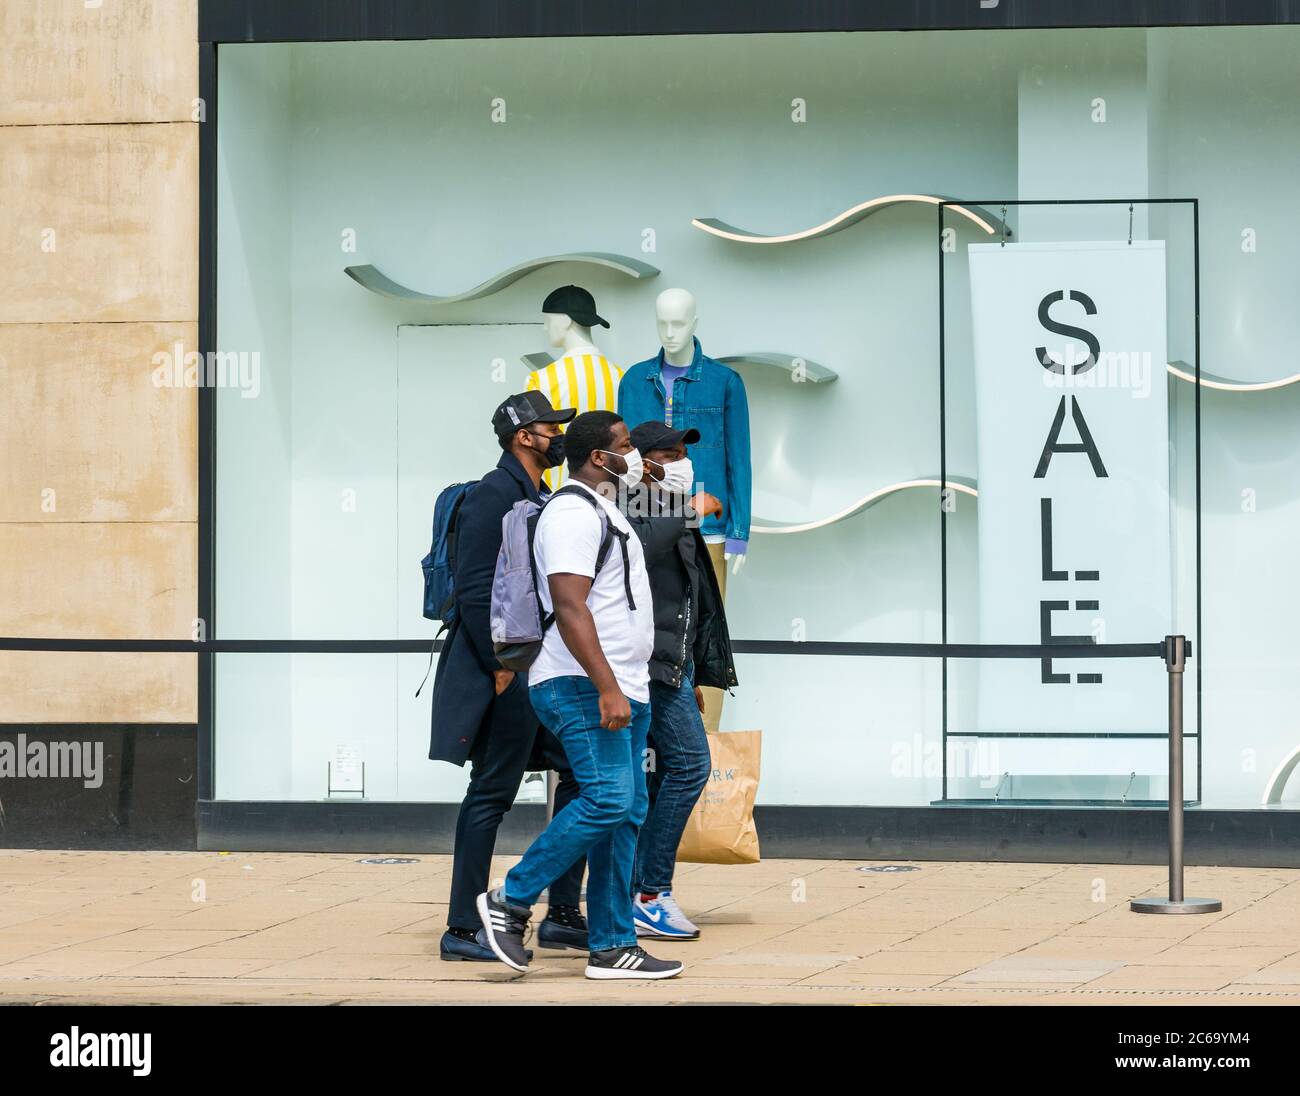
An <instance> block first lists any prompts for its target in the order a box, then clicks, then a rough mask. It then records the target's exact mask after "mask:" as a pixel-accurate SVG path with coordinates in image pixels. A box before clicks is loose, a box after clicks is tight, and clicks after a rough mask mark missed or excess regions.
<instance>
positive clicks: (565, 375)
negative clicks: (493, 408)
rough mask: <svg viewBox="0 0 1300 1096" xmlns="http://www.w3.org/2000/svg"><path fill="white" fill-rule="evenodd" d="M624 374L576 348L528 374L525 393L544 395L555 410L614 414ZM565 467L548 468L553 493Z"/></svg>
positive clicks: (595, 353)
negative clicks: (535, 391) (574, 408)
mask: <svg viewBox="0 0 1300 1096" xmlns="http://www.w3.org/2000/svg"><path fill="white" fill-rule="evenodd" d="M622 378H623V370H621V369H620V368H619V367H618V366H617V365H615V364H614V363H613V362H611V361H610V360H609V359H608V358H606V357H605V355H604V354H602V353H601V352H600V351H599V350H597V349H596V348H595V347H594V346H578V347H575V348H574V349H572V350H570V351H569V352H568V353H567V354H565V355H564V356H563V357H562V358H557V359H556V360H555V361H553V362H551V364H550V365H548V366H546V367H545V368H543V369H539V370H537V371H536V372H535V373H529V374H528V383H527V384H526V385H525V386H524V388H525V390H526V391H529V392H532V391H533V390H534V389H536V390H538V391H540V392H542V393H543V394H545V396H546V398H547V399H549V400H550V401H551V406H552V407H555V408H557V409H558V408H561V407H576V408H577V409H578V414H582V413H583V412H584V411H617V410H618V382H619V381H620V380H622ZM564 474H565V466H564V465H563V464H561V465H559V466H558V467H556V468H548V469H547V470H546V472H545V475H544V478H545V480H546V485H547V486H548V487H549V488H550V489H551V490H552V491H556V490H559V488H560V485H561V484H562V483H563V482H564Z"/></svg>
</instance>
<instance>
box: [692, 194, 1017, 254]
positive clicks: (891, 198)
mask: <svg viewBox="0 0 1300 1096" xmlns="http://www.w3.org/2000/svg"><path fill="white" fill-rule="evenodd" d="M947 200H948V199H947V198H943V197H940V196H939V195H936V194H885V195H882V196H881V197H879V198H868V199H867V200H866V201H865V202H861V203H860V204H858V205H855V206H854V207H853V208H852V209H846V210H845V211H844V212H843V213H839V214H836V215H835V216H834V217H832V218H831V219H830V220H829V221H825V222H823V223H822V224H819V225H813V227H812V228H805V229H803V230H802V231H800V232H787V233H784V234H782V235H777V236H769V235H765V234H764V233H761V232H750V231H749V230H748V229H744V228H737V227H736V226H735V225H730V224H727V222H726V221H720V220H718V219H717V218H716V217H696V218H695V219H694V220H693V221H691V224H692V225H693V226H694V227H695V228H698V229H700V230H701V231H702V232H708V233H711V234H712V235H714V236H720V237H721V238H722V239H724V240H735V241H736V242H737V243H742V244H790V243H794V242H796V241H798V240H819V239H821V238H822V237H823V236H830V235H832V234H833V233H835V232H840V231H841V230H843V229H846V228H849V227H850V226H852V225H855V224H857V223H858V222H859V221H860V220H862V219H863V218H864V217H870V216H871V214H873V213H876V212H878V211H880V210H882V209H885V208H887V207H888V206H891V205H898V204H900V203H903V202H919V203H921V204H922V205H933V206H937V205H938V204H939V203H940V202H945V201H947ZM948 208H949V209H951V210H952V211H953V212H954V213H958V214H960V215H961V216H963V217H965V218H966V219H967V220H969V221H970V222H971V223H972V224H974V225H976V226H977V227H979V228H981V229H983V230H984V231H985V232H986V233H988V234H989V235H990V236H994V235H1001V234H1003V233H1005V234H1006V235H1007V236H1008V237H1009V236H1010V235H1011V229H1010V228H1008V227H1007V225H1006V224H1005V223H1004V222H1003V221H1001V220H999V219H998V218H997V217H994V216H993V215H992V214H991V213H989V212H987V211H986V210H983V209H979V208H978V207H977V206H960V205H954V206H949V207H948Z"/></svg>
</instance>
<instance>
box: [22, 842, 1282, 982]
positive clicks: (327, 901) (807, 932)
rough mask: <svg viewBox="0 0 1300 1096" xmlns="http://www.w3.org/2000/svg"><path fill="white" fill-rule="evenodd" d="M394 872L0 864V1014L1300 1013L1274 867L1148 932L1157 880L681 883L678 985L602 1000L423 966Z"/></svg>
mask: <svg viewBox="0 0 1300 1096" xmlns="http://www.w3.org/2000/svg"><path fill="white" fill-rule="evenodd" d="M412 857H413V858H414V859H415V861H416V862H415V863H408V864H382V863H379V864H365V863H361V862H360V861H361V860H362V857H360V856H356V855H322V854H305V853H303V854H288V853H248V854H245V853H200V852H159V853H149V852H111V853H100V852H48V851H26V850H0V1003H10V1002H20V1001H26V1002H38V1001H45V1002H55V1001H58V1002H74V1001H75V1002H120V1003H143V1002H176V1003H181V1002H189V1003H219V1002H228V1003H252V1002H266V1003H270V1002H302V1003H316V1004H334V1003H340V1002H349V1003H357V1004H363V1003H396V1002H409V1003H439V1004H442V1003H465V1004H483V1003H502V1002H515V1003H585V1002H635V1003H649V1002H768V1001H771V1002H806V1003H819V1004H820V1003H830V1002H862V1003H871V1002H875V1003H891V1004H915V1003H922V1002H926V1003H938V1002H948V1003H953V1004H958V1003H962V1004H1002V1003H1026V1002H1047V1003H1053V1002H1063V1003H1064V1002H1072V1003H1087V1004H1101V1003H1120V1002H1122V1003H1138V1004H1162V1005H1163V1004H1178V1003H1193V1002H1196V1003H1213V1002H1222V1003H1238V1004H1254V1005H1257V1004H1300V871H1296V870H1287V869H1269V868H1198V869H1191V870H1189V871H1188V874H1187V893H1188V894H1192V895H1212V896H1214V897H1218V898H1222V899H1223V903H1224V912H1222V913H1219V914H1211V915H1207V916H1192V917H1159V916H1144V915H1140V914H1133V913H1130V912H1128V909H1127V902H1128V899H1129V898H1130V897H1131V896H1133V895H1138V894H1158V893H1161V892H1162V891H1163V887H1164V883H1165V876H1164V870H1163V869H1162V868H1159V867H1131V866H1123V867H1121V866H1114V865H1100V866H1089V865H1074V864H1065V865H1063V864H972V863H918V864H914V865H910V866H911V867H914V868H916V869H917V870H912V871H906V870H903V871H899V870H889V871H886V872H864V871H860V870H858V869H859V868H861V867H865V866H872V865H873V862H869V861H852V862H849V861H828V860H769V861H765V862H764V863H762V864H758V865H754V866H750V867H712V866H696V865H682V866H681V867H680V868H679V875H678V879H677V888H676V893H677V896H678V899H679V901H680V902H681V904H682V906H683V907H684V908H685V910H686V912H687V913H688V914H689V915H691V916H692V917H693V918H694V919H695V920H696V921H697V922H698V923H699V924H700V926H701V928H702V929H703V930H704V935H703V938H702V939H701V940H699V941H695V942H689V943H670V942H660V943H652V944H651V945H650V948H651V950H652V951H656V952H657V953H660V954H663V955H672V956H674V957H679V958H682V959H684V960H685V961H686V964H687V968H686V972H685V974H684V975H682V977H680V978H677V979H673V980H670V981H667V982H651V983H641V984H627V983H623V984H614V985H611V984H609V983H600V982H589V981H587V980H586V979H584V978H583V977H582V969H583V957H582V956H580V955H578V954H576V953H556V952H547V951H538V953H537V958H536V959H535V960H534V962H533V969H532V970H531V971H530V972H529V973H528V974H527V975H517V974H514V973H513V972H510V971H507V970H506V969H505V968H504V967H501V966H498V965H496V964H493V965H485V964H469V963H443V962H441V961H440V960H439V959H438V957H437V955H438V938H439V936H440V935H441V932H442V929H443V926H444V924H445V917H446V912H447V907H446V901H447V887H448V881H449V875H450V870H451V858H450V857H447V856H429V855H422V854H412ZM511 863H513V859H511V858H502V859H500V860H499V861H498V862H497V863H496V865H495V866H494V871H495V872H496V873H497V874H498V875H501V874H503V873H504V872H505V871H506V870H507V869H508V868H509V866H510V864H511ZM874 866H886V867H889V868H891V869H896V868H899V867H904V865H881V864H879V863H875V864H874ZM543 912H544V911H543V909H542V907H538V909H537V910H536V911H535V915H536V916H535V920H534V923H536V920H537V919H540V917H541V916H542V914H543Z"/></svg>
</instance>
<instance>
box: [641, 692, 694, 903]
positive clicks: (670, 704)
mask: <svg viewBox="0 0 1300 1096" xmlns="http://www.w3.org/2000/svg"><path fill="white" fill-rule="evenodd" d="M649 745H650V748H651V750H652V751H653V753H652V754H651V759H652V761H653V768H651V770H650V776H649V780H648V782H647V783H648V787H647V792H648V794H649V798H650V810H649V814H648V817H647V818H646V823H645V825H644V826H643V827H642V829H641V837H640V840H639V841H638V842H637V847H636V869H635V870H634V871H633V873H632V881H633V883H635V885H636V886H635V888H634V890H635V891H636V892H640V891H645V892H646V893H650V892H653V891H663V890H671V889H672V885H673V868H674V866H676V863H677V846H678V845H680V844H681V841H682V832H683V831H684V830H685V829H686V822H687V819H689V818H690V816H691V810H692V808H694V806H695V804H696V801H697V800H698V799H699V798H700V793H701V792H702V791H703V790H704V785H705V784H706V783H707V782H708V779H709V769H710V767H711V765H712V761H711V758H710V755H709V736H708V735H707V734H705V733H704V721H703V720H702V719H701V718H700V709H699V708H698V707H697V706H696V704H695V681H694V673H693V668H692V667H689V666H688V667H687V670H686V673H685V674H684V675H683V676H682V683H681V685H680V686H679V687H678V688H676V689H674V688H673V687H672V686H671V685H663V684H660V683H659V682H658V681H652V682H650V738H649Z"/></svg>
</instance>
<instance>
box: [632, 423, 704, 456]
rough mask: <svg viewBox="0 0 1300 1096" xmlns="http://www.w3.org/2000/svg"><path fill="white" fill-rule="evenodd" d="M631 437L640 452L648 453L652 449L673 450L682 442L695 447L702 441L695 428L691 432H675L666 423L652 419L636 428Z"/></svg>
mask: <svg viewBox="0 0 1300 1096" xmlns="http://www.w3.org/2000/svg"><path fill="white" fill-rule="evenodd" d="M631 437H632V444H633V445H634V446H636V449H637V451H638V452H640V453H648V452H650V450H651V449H671V448H673V446H675V445H678V444H679V443H681V442H685V443H686V444H687V445H694V444H695V443H696V442H697V441H699V440H700V432H699V431H698V430H696V429H695V427H693V426H692V427H691V428H690V429H689V430H674V429H673V428H672V427H671V426H669V425H667V424H666V423H662V422H659V421H658V420H656V419H651V420H650V421H649V422H643V423H642V424H641V425H640V426H638V427H636V428H635V429H634V430H633V431H632V434H631Z"/></svg>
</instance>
